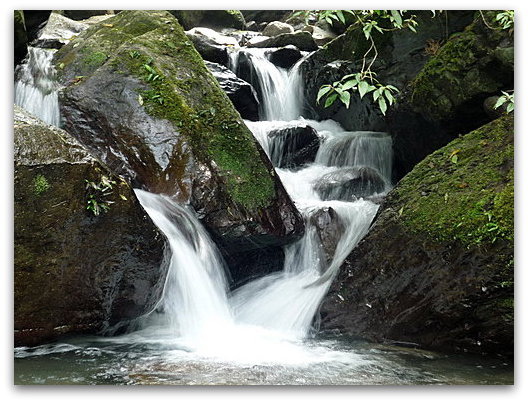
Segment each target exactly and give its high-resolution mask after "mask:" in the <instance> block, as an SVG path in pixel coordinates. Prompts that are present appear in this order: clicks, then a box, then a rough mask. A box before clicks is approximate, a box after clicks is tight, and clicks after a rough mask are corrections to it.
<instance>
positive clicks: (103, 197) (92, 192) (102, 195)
mask: <svg viewBox="0 0 528 403" xmlns="http://www.w3.org/2000/svg"><path fill="white" fill-rule="evenodd" d="M85 182H86V189H87V190H88V202H87V206H86V209H87V210H89V211H91V212H92V213H93V214H94V215H96V216H98V215H99V214H101V213H102V212H103V213H106V212H107V211H108V210H110V205H111V204H113V203H114V202H113V201H111V200H107V197H108V196H110V195H111V194H112V188H113V186H114V185H115V184H116V182H115V181H113V180H111V179H109V178H108V177H107V176H104V175H103V176H102V177H101V180H100V181H99V182H98V183H96V182H93V181H89V180H87V179H86V180H85ZM121 198H124V196H121Z"/></svg>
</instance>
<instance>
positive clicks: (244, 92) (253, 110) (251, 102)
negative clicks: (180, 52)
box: [205, 62, 259, 121]
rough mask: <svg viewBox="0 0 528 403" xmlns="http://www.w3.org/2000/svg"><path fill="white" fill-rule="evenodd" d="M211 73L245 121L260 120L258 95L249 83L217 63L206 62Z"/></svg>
mask: <svg viewBox="0 0 528 403" xmlns="http://www.w3.org/2000/svg"><path fill="white" fill-rule="evenodd" d="M205 65H206V66H207V68H208V69H209V71H210V72H211V73H212V74H213V76H214V78H216V80H217V81H218V84H220V88H222V89H223V90H224V91H225V93H226V94H227V96H228V97H229V99H230V100H231V102H232V103H233V106H234V107H235V108H236V110H237V111H238V112H239V113H240V116H242V118H243V119H247V120H253V121H256V120H258V119H259V114H258V106H259V101H258V99H257V93H256V92H255V90H254V89H253V87H252V86H251V84H249V83H248V82H246V81H244V80H242V79H241V78H238V77H237V76H236V75H235V73H233V72H232V71H231V70H229V69H228V68H227V67H224V66H222V65H220V64H217V63H211V62H205Z"/></svg>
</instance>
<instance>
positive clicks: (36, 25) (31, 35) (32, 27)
mask: <svg viewBox="0 0 528 403" xmlns="http://www.w3.org/2000/svg"><path fill="white" fill-rule="evenodd" d="M23 12H24V23H25V25H26V32H27V37H28V42H31V41H33V40H34V39H36V38H37V34H38V32H39V31H40V30H41V29H42V28H43V27H44V25H45V24H46V21H48V18H49V16H50V14H51V10H24V11H23Z"/></svg>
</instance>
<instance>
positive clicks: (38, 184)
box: [33, 175, 51, 196]
mask: <svg viewBox="0 0 528 403" xmlns="http://www.w3.org/2000/svg"><path fill="white" fill-rule="evenodd" d="M33 187H34V190H35V194H36V195H37V196H40V195H41V194H42V193H44V192H45V191H46V190H48V189H49V188H50V187H51V185H50V184H49V182H48V180H47V179H46V177H45V176H44V175H37V176H35V179H33Z"/></svg>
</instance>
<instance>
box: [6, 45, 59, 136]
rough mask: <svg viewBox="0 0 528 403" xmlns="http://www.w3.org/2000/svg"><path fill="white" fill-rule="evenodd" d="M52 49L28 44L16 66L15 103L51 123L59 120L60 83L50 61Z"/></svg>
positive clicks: (56, 122)
mask: <svg viewBox="0 0 528 403" xmlns="http://www.w3.org/2000/svg"><path fill="white" fill-rule="evenodd" d="M55 52H56V50H55V49H43V48H34V47H31V46H29V47H28V56H27V58H26V59H25V60H24V61H23V62H22V64H20V65H19V66H18V67H17V68H16V70H15V104H17V105H18V106H20V107H21V108H24V109H25V110H27V111H28V112H30V113H31V114H33V115H35V116H36V117H38V118H40V119H41V120H43V121H44V122H46V123H49V124H50V125H53V126H57V127H58V126H59V124H60V112H59V97H58V89H59V86H58V84H57V82H56V80H55V74H56V72H55V68H54V67H53V65H52V60H53V55H54V53H55Z"/></svg>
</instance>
